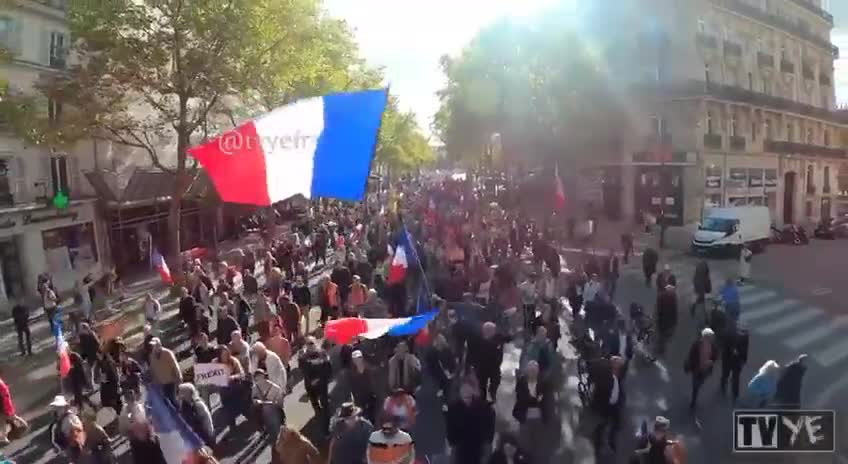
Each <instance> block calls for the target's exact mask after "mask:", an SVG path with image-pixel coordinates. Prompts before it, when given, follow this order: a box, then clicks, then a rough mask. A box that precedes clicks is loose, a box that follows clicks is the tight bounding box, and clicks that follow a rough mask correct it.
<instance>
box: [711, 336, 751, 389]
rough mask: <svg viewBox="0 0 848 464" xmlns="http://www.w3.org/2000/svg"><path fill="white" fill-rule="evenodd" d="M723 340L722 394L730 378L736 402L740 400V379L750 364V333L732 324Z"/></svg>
mask: <svg viewBox="0 0 848 464" xmlns="http://www.w3.org/2000/svg"><path fill="white" fill-rule="evenodd" d="M713 330H715V328H713ZM717 333H721V332H717ZM721 338H722V350H721V382H720V385H721V394H722V395H723V394H725V392H726V390H727V379H728V378H729V379H730V388H731V392H732V393H733V400H734V401H736V399H737V398H739V377H740V374H741V373H742V368H743V367H744V366H745V363H746V362H748V332H747V331H746V330H743V329H740V328H739V327H737V326H736V325H733V324H732V325H731V326H730V327H729V328H727V329H726V330H725V335H724V336H723V337H721Z"/></svg>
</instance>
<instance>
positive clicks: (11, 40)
mask: <svg viewBox="0 0 848 464" xmlns="http://www.w3.org/2000/svg"><path fill="white" fill-rule="evenodd" d="M17 29H18V25H17V23H16V22H15V20H14V19H13V18H9V17H8V16H3V17H0V46H2V47H3V48H5V49H7V50H9V51H12V52H17V51H18V30H17Z"/></svg>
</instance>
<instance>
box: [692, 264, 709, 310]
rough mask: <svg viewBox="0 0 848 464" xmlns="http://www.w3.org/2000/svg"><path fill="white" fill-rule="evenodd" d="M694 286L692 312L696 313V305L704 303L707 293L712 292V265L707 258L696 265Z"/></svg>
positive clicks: (693, 278)
mask: <svg viewBox="0 0 848 464" xmlns="http://www.w3.org/2000/svg"><path fill="white" fill-rule="evenodd" d="M692 288H694V290H695V297H696V298H695V302H694V303H692V308H691V309H690V312H691V313H692V314H695V307H696V306H697V305H703V304H704V303H705V301H706V295H707V294H709V293H712V291H713V283H712V281H711V280H710V265H709V264H707V262H706V261H705V260H703V259H702V260H700V261H698V264H697V265H696V266H695V275H693V276H692Z"/></svg>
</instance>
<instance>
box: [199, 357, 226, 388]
mask: <svg viewBox="0 0 848 464" xmlns="http://www.w3.org/2000/svg"><path fill="white" fill-rule="evenodd" d="M194 383H195V385H217V386H219V387H226V386H227V385H229V383H230V368H229V367H227V365H225V364H220V363H200V364H195V365H194Z"/></svg>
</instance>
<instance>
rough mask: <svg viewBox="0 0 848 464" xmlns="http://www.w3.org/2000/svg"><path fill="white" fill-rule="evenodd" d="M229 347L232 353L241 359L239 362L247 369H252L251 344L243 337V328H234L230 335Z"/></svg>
mask: <svg viewBox="0 0 848 464" xmlns="http://www.w3.org/2000/svg"><path fill="white" fill-rule="evenodd" d="M227 348H229V349H230V354H231V355H233V356H235V357H236V358H237V359H238V360H239V363H240V364H241V366H242V367H243V368H244V369H245V370H246V371H250V370H251V365H250V345H248V343H247V342H246V341H245V340H244V337H242V333H241V330H238V329H236V330H233V333H232V334H231V335H230V344H229V345H227Z"/></svg>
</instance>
